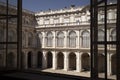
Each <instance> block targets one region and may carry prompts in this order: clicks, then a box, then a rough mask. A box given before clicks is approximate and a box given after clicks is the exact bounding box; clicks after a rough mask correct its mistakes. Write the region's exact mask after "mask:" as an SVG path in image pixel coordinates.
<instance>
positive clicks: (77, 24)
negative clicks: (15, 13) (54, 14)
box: [36, 19, 116, 28]
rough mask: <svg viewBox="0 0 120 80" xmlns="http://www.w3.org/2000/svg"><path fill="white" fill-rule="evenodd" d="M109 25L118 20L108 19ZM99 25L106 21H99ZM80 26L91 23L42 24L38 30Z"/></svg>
mask: <svg viewBox="0 0 120 80" xmlns="http://www.w3.org/2000/svg"><path fill="white" fill-rule="evenodd" d="M107 23H108V24H113V23H116V19H108V21H107ZM98 24H104V20H99V21H98ZM79 25H90V21H82V22H69V23H55V24H42V25H38V26H37V27H36V28H45V27H62V26H63V27H64V26H79Z"/></svg>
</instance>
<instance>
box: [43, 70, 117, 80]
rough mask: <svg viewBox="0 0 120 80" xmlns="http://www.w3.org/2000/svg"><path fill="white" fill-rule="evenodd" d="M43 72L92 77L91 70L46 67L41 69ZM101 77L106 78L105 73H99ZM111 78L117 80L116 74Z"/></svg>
mask: <svg viewBox="0 0 120 80" xmlns="http://www.w3.org/2000/svg"><path fill="white" fill-rule="evenodd" d="M41 71H43V72H51V73H59V74H68V75H75V76H83V77H90V71H84V72H76V71H64V70H62V69H61V70H53V69H45V70H41ZM99 77H100V78H104V74H103V73H99ZM108 78H109V79H113V80H116V75H111V76H108Z"/></svg>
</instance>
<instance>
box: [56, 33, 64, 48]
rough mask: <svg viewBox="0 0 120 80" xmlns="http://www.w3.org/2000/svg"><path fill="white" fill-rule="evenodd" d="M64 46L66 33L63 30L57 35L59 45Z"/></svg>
mask: <svg viewBox="0 0 120 80" xmlns="http://www.w3.org/2000/svg"><path fill="white" fill-rule="evenodd" d="M63 46H64V34H63V32H59V33H58V35H57V47H63Z"/></svg>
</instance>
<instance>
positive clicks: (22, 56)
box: [21, 52, 25, 68]
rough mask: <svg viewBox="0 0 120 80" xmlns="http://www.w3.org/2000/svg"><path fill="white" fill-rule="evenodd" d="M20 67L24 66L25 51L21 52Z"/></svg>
mask: <svg viewBox="0 0 120 80" xmlns="http://www.w3.org/2000/svg"><path fill="white" fill-rule="evenodd" d="M21 67H22V68H25V53H24V52H22V54H21Z"/></svg>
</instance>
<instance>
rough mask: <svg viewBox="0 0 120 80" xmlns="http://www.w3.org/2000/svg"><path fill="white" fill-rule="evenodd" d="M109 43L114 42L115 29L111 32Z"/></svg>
mask: <svg viewBox="0 0 120 80" xmlns="http://www.w3.org/2000/svg"><path fill="white" fill-rule="evenodd" d="M111 41H116V29H113V30H112V31H111Z"/></svg>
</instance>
